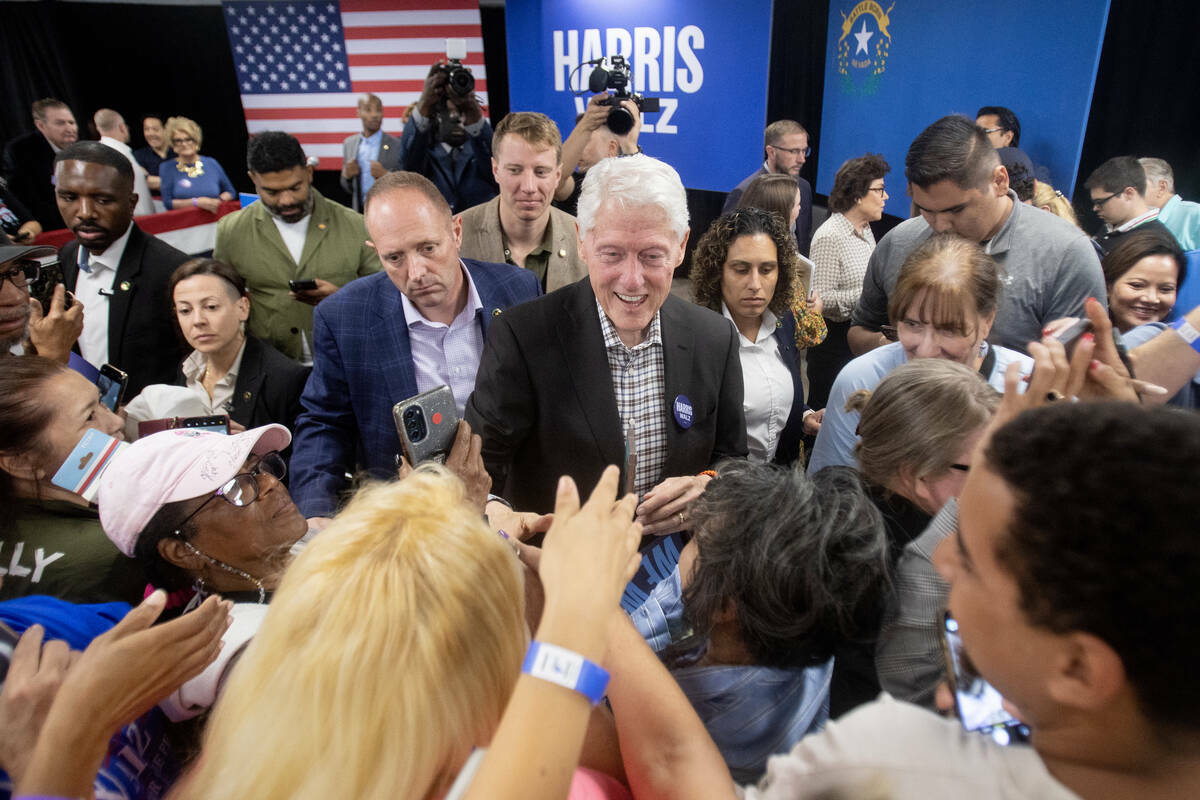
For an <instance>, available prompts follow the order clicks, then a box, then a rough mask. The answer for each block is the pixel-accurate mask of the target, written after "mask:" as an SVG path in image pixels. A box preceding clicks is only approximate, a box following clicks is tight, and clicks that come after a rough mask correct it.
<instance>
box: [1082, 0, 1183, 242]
mask: <svg viewBox="0 0 1200 800" xmlns="http://www.w3.org/2000/svg"><path fill="white" fill-rule="evenodd" d="M1197 29H1200V3H1180V2H1177V0H1112V5H1111V6H1110V9H1109V12H1108V27H1107V29H1106V30H1105V33H1104V47H1103V49H1102V50H1101V54H1100V69H1099V70H1098V72H1097V74H1096V90H1095V92H1094V93H1093V95H1092V109H1091V114H1090V116H1089V117H1088V126H1087V133H1086V135H1085V136H1084V139H1083V153H1082V156H1081V158H1080V161H1079V177H1078V179H1077V180H1076V183H1075V191H1074V193H1073V194H1072V195H1071V197H1072V199H1073V201H1074V205H1075V213H1076V215H1078V217H1079V220H1080V222H1081V223H1083V225H1084V227H1085V228H1088V229H1089V230H1091V231H1093V232H1096V231H1099V230H1100V229H1102V228H1103V224H1102V223H1101V222H1100V220H1099V218H1097V217H1096V215H1095V214H1094V213H1092V205H1091V201H1090V200H1089V199H1088V198H1089V194H1088V191H1087V190H1086V189H1084V188H1083V182H1084V181H1085V180H1087V176H1088V174H1089V173H1091V171H1092V170H1094V169H1095V168H1096V167H1098V166H1100V165H1101V164H1102V163H1104V162H1105V161H1107V160H1108V159H1110V158H1112V157H1113V156H1123V155H1132V156H1137V157H1139V158H1140V157H1143V156H1153V157H1155V158H1162V159H1165V160H1166V161H1167V163H1169V164H1170V165H1171V168H1172V169H1173V170H1174V171H1175V191H1176V192H1178V193H1179V194H1180V195H1182V196H1183V197H1184V199H1187V200H1197V199H1200V147H1197V145H1196V142H1197V139H1198V138H1200V133H1198V132H1197V131H1198V126H1197V124H1196V119H1197V111H1198V109H1200V88H1198V87H1200V83H1197V76H1198V75H1200V48H1197V47H1196V44H1195V39H1196V30H1197Z"/></svg>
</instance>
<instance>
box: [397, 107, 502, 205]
mask: <svg viewBox="0 0 1200 800" xmlns="http://www.w3.org/2000/svg"><path fill="white" fill-rule="evenodd" d="M400 153H401V156H402V159H403V160H402V162H401V169H406V170H408V171H410V172H419V173H421V174H422V175H424V176H425V177H426V178H429V180H431V181H433V185H434V186H436V187H437V188H438V191H439V192H441V193H442V196H443V197H445V198H446V202H447V203H449V204H450V210H451V211H453V212H454V213H455V214H457V213H459V212H461V211H466V210H467V209H468V208H472V207H474V206H477V205H479V204H480V203H486V202H487V201H488V200H491V199H492V198H493V197H495V196H496V195H497V194H499V193H500V189H499V187H497V186H496V181H495V179H494V178H493V177H492V126H491V124H490V123H488V122H486V121H485V122H484V125H483V130H481V131H480V132H479V135H478V136H468V137H467V141H466V142H465V143H464V144H463V145H462V147H460V148H459V149H458V152H457V153H447V152H446V148H444V147H442V145H441V144H440V143H438V142H436V141H434V138H433V129H432V126H431V127H430V129H429V130H425V131H420V130H417V125H416V123H414V122H409V124H407V125H405V126H404V132H403V133H402V134H400Z"/></svg>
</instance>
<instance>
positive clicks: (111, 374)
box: [95, 364, 129, 411]
mask: <svg viewBox="0 0 1200 800" xmlns="http://www.w3.org/2000/svg"><path fill="white" fill-rule="evenodd" d="M95 382H96V387H97V388H98V389H99V390H100V402H101V403H103V404H104V405H106V406H108V410H109V411H116V410H117V406H119V405H121V401H122V400H124V399H125V387H126V386H127V385H128V384H129V375H127V374H126V373H124V372H122V371H121V370H119V369H117V368H116V367H114V366H113V365H112V364H105V365H104V366H102V367H100V375H99V377H97V378H96V381H95Z"/></svg>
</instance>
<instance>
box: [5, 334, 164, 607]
mask: <svg viewBox="0 0 1200 800" xmlns="http://www.w3.org/2000/svg"><path fill="white" fill-rule="evenodd" d="M89 428H95V429H96V430H99V431H100V432H101V433H105V434H108V435H110V436H113V437H115V438H116V439H117V440H118V441H119V440H121V439H123V438H124V434H123V433H122V421H121V418H120V417H118V416H117V415H116V414H114V413H112V412H111V411H109V410H108V407H107V406H105V405H104V404H103V403H101V402H100V392H99V390H98V389H97V388H96V385H95V384H94V383H92V382H91V381H89V380H88V379H87V378H85V377H83V376H82V375H80V374H79V373H78V372H75V371H74V370H70V369H67V368H66V367H65V366H63V365H61V364H59V363H58V362H56V361H51V360H49V359H46V358H40V357H38V356H22V357H21V358H5V359H4V365H3V368H2V369H0V508H2V509H3V510H4V511H3V514H2V515H0V558H2V559H3V563H4V566H5V567H6V571H7V574H6V576H5V579H4V584H3V586H2V587H0V599H8V598H13V597H23V596H25V595H31V594H44V595H51V596H53V597H57V598H59V599H61V600H67V601H70V602H72V603H99V602H108V601H114V600H120V601H124V602H128V603H137V602H138V601H139V600H140V599H141V597H142V593H143V589H144V588H145V586H146V581H145V579H144V578H143V577H142V572H141V570H140V569H139V568H138V567H137V565H136V564H133V563H132V562H130V561H128V560H127V559H124V558H122V557H121V554H120V553H119V552H117V550H116V548H114V547H113V546H112V544H111V543H110V542H109V541H108V539H107V538H105V536H104V531H102V530H101V529H100V521H99V519H98V518H97V516H96V511H95V509H94V508H93V507H91V506H90V505H89V504H88V501H87V500H85V499H84V498H83V497H82V496H81V495H80V494H78V493H76V492H73V491H68V490H67V489H63V488H60V487H58V486H55V485H54V484H53V483H51V482H50V481H51V478H52V477H53V476H54V474H55V473H56V472H58V470H59V467H61V466H62V465H63V462H65V461H66V459H67V456H68V455H70V453H71V450H72V449H74V447H75V445H76V444H77V443H78V442H79V440H80V439H81V438H82V437H83V435H84V434H85V433H86V432H87V431H88V429H89Z"/></svg>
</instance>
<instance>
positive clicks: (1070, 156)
mask: <svg viewBox="0 0 1200 800" xmlns="http://www.w3.org/2000/svg"><path fill="white" fill-rule="evenodd" d="M1108 3H1109V0H1054V2H1046V0H1010V1H1009V2H1006V3H1000V4H997V3H982V2H968V3H947V2H945V0H895V1H894V2H893V0H882V2H875V0H862V2H855V0H831V1H830V4H829V34H828V35H829V38H828V41H827V50H826V63H825V95H824V104H823V111H822V114H821V138H820V140H819V141H818V142H817V145H818V146H819V148H820V153H821V157H820V162H819V164H818V170H817V187H816V188H817V191H818V192H821V193H823V194H828V193H829V190H830V189H832V188H833V177H834V174H835V173H836V172H837V169H838V167H840V166H841V165H842V163H843V162H844V161H845V160H846V159H848V158H853V157H855V156H860V155H863V154H864V153H867V152H872V153H882V154H883V156H884V158H886V159H887V160H888V163H889V164H891V167H892V172H891V174H890V175H888V178H887V184H888V192H889V194H890V195H891V199H890V200H889V201H888V204H887V211H888V213H890V214H895V215H896V216H899V217H907V216H909V198H908V197H907V195H906V194H905V189H907V182H906V181H905V179H904V155H905V153H906V152H907V151H908V145H909V144H910V143H911V142H912V140H913V139H914V138H915V137H916V135H917V134H918V133H920V132H921V130H922V129H923V128H925V126H927V125H928V124H929V123H931V122H933V121H934V120H936V119H938V118H940V117H943V116H945V115H947V114H954V113H961V114H966V115H968V116H970V117H971V118H972V119H974V116H975V112H976V111H977V110H978V109H979V108H980V107H981V106H1007V107H1008V108H1011V109H1012V110H1013V111H1014V112H1015V113H1016V115H1017V118H1018V119H1019V120H1020V121H1021V143H1020V147H1021V149H1022V150H1024V151H1025V152H1026V153H1027V154H1028V155H1029V157H1030V158H1031V159H1032V160H1033V163H1034V165H1035V169H1037V171H1038V173H1039V174H1038V177H1039V178H1040V179H1042V180H1049V181H1050V182H1051V183H1053V184H1054V186H1055V188H1058V189H1060V190H1062V191H1063V192H1064V193H1066V194H1070V192H1071V188H1072V187H1073V186H1074V184H1075V174H1076V172H1077V171H1078V169H1079V154H1080V150H1081V148H1082V147H1083V134H1084V129H1085V128H1086V126H1087V120H1088V110H1089V108H1090V107H1091V102H1092V87H1093V85H1094V83H1095V79H1096V68H1097V66H1098V65H1099V61H1100V46H1101V44H1102V43H1103V41H1104V26H1105V22H1106V20H1107V18H1108Z"/></svg>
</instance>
